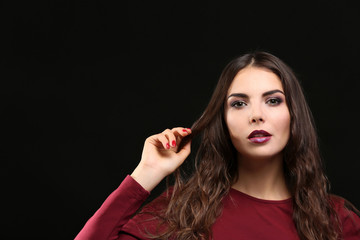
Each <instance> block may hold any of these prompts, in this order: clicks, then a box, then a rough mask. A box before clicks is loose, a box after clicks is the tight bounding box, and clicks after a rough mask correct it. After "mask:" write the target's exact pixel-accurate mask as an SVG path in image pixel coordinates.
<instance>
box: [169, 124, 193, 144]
mask: <svg viewBox="0 0 360 240" xmlns="http://www.w3.org/2000/svg"><path fill="white" fill-rule="evenodd" d="M171 131H173V133H174V135H175V137H176V140H177V142H176V145H177V146H179V144H180V142H181V140H182V139H183V138H184V137H186V136H188V135H189V134H191V129H190V128H183V127H177V128H173V129H171Z"/></svg>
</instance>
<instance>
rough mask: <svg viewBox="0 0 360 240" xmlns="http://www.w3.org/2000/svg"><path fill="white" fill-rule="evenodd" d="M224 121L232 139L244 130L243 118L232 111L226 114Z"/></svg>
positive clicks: (238, 136)
mask: <svg viewBox="0 0 360 240" xmlns="http://www.w3.org/2000/svg"><path fill="white" fill-rule="evenodd" d="M225 123H226V125H227V128H228V130H229V134H230V137H231V138H232V139H234V138H241V136H240V135H241V134H242V133H245V132H246V122H244V118H243V117H242V116H241V115H237V114H234V113H231V114H227V115H226V117H225Z"/></svg>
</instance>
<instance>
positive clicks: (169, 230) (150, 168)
mask: <svg viewBox="0 0 360 240" xmlns="http://www.w3.org/2000/svg"><path fill="white" fill-rule="evenodd" d="M198 134H200V136H201V141H200V145H199V149H198V152H197V155H196V160H195V169H194V171H193V174H191V175H190V176H187V177H185V176H184V174H181V173H180V171H179V167H180V166H181V165H182V163H183V162H184V161H185V159H186V158H187V157H188V155H189V154H190V145H191V139H192V138H193V137H194V136H196V135H198ZM171 173H175V184H174V186H173V187H171V188H169V189H168V191H166V192H165V193H164V194H163V195H162V196H160V197H159V198H157V199H156V200H154V201H153V202H152V203H150V204H148V205H147V206H146V207H144V208H143V209H142V210H141V211H140V212H138V213H137V214H136V215H135V216H134V217H132V215H134V214H135V213H136V211H137V210H138V208H139V207H140V206H141V205H142V203H143V202H144V201H145V199H146V198H147V197H148V195H149V193H150V191H151V190H152V189H153V188H154V187H155V186H156V185H157V184H159V183H160V181H161V180H162V179H164V178H165V177H166V176H168V175H170V174H171ZM350 205H351V204H349V203H348V202H347V201H345V200H343V199H342V198H340V197H335V196H333V195H330V194H329V190H328V181H327V178H326V176H325V175H324V172H323V169H322V166H321V159H320V155H319V149H318V144H317V136H316V132H315V128H314V122H313V119H312V115H311V112H310V110H309V107H308V105H307V103H306V100H305V98H304V95H303V92H302V89H301V86H300V85H299V82H298V80H297V79H296V77H295V76H294V74H293V72H292V70H291V69H290V68H289V67H288V66H287V65H286V64H285V63H283V62H282V61H281V60H280V59H278V58H277V57H275V56H273V55H271V54H269V53H265V52H255V53H250V54H245V55H243V56H241V57H239V58H236V59H234V60H233V61H231V62H230V63H229V64H228V65H227V66H226V68H225V69H224V71H223V73H222V74H221V76H220V79H219V82H218V84H217V87H216V89H215V91H214V93H213V96H212V98H211V100H210V102H209V104H208V106H207V108H206V109H205V111H204V113H203V115H202V116H201V117H200V119H198V120H197V121H196V122H195V123H194V125H193V126H192V128H191V129H188V128H181V127H178V128H173V129H167V130H165V131H164V132H162V133H159V134H156V135H153V136H151V137H149V138H148V139H147V140H146V141H145V145H144V149H143V153H142V159H141V161H140V163H139V165H138V166H137V167H136V169H135V170H134V172H133V173H132V174H131V176H127V178H126V179H125V180H124V181H123V182H122V184H121V185H120V186H119V188H118V189H116V190H115V191H114V192H113V193H112V194H111V195H110V196H109V197H108V199H107V200H106V201H105V202H104V204H103V205H102V206H101V208H100V209H99V210H98V211H97V212H96V213H95V215H94V216H93V217H92V218H91V219H90V220H89V221H88V222H87V223H86V225H85V227H84V228H83V229H82V231H81V232H80V233H79V234H78V236H77V238H76V239H277V240H279V239H308V240H310V239H311V240H314V239H315V240H317V239H318V240H320V239H321V240H323V239H328V240H336V239H346V240H355V239H360V218H359V217H358V216H357V215H356V214H355V213H354V212H357V213H358V211H357V210H356V209H355V208H354V207H351V206H350Z"/></svg>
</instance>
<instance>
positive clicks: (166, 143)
mask: <svg viewBox="0 0 360 240" xmlns="http://www.w3.org/2000/svg"><path fill="white" fill-rule="evenodd" d="M157 139H158V141H160V142H161V144H162V146H163V147H164V148H165V149H170V144H169V139H168V137H167V135H165V134H164V133H160V134H158V135H157Z"/></svg>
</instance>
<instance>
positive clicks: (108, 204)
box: [75, 176, 150, 240]
mask: <svg viewBox="0 0 360 240" xmlns="http://www.w3.org/2000/svg"><path fill="white" fill-rule="evenodd" d="M149 194H150V193H149V192H148V191H146V190H145V189H144V188H142V186H141V185H140V184H138V183H137V182H136V181H135V180H134V179H133V178H132V177H130V176H127V177H126V178H125V179H124V181H123V182H122V183H121V184H120V186H119V187H118V188H117V189H116V190H115V191H114V192H112V193H111V194H110V195H109V197H108V198H107V199H106V200H105V202H104V203H103V204H102V205H101V207H100V208H99V209H98V210H97V211H96V212H95V214H94V215H93V216H92V217H91V218H90V219H89V220H88V221H87V222H86V224H85V226H84V227H83V229H82V230H81V231H80V232H79V234H78V235H77V236H76V238H75V240H100V239H101V240H113V239H118V238H119V231H120V230H121V227H122V226H124V225H125V224H126V223H127V222H128V221H129V220H130V218H131V216H132V215H133V214H134V213H135V212H136V211H137V210H138V209H139V208H140V206H141V204H142V203H143V202H144V201H145V200H146V199H147V197H148V196H149ZM121 239H126V238H121ZM128 239H134V238H131V237H129V238H128Z"/></svg>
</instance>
